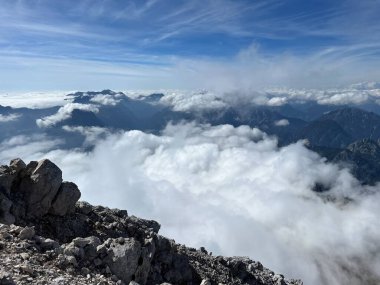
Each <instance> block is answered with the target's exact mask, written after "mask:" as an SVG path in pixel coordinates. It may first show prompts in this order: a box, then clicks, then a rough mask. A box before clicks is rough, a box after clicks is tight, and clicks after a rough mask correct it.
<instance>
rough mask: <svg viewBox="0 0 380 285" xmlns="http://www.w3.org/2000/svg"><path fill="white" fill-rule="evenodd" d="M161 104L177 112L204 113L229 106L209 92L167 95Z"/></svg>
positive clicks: (172, 93)
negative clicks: (171, 107) (204, 111)
mask: <svg viewBox="0 0 380 285" xmlns="http://www.w3.org/2000/svg"><path fill="white" fill-rule="evenodd" d="M160 102H161V103H164V104H168V105H171V106H173V109H174V110H175V111H203V110H207V109H220V108H223V107H225V106H227V104H226V102H223V101H222V100H221V99H220V97H219V96H218V95H217V94H216V93H213V92H209V91H201V92H184V91H183V92H171V93H168V94H165V96H164V97H162V98H161V99H160Z"/></svg>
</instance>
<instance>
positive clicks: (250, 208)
mask: <svg viewBox="0 0 380 285" xmlns="http://www.w3.org/2000/svg"><path fill="white" fill-rule="evenodd" d="M67 128H68V127H67ZM70 131H79V132H82V133H83V134H88V136H89V140H90V141H91V142H92V143H94V144H95V147H94V149H93V150H91V151H86V152H85V151H83V150H80V149H76V150H63V149H60V143H61V142H60V141H59V140H50V139H49V138H48V137H43V136H42V137H41V136H38V137H25V136H18V137H14V138H10V139H8V140H5V141H3V142H2V143H1V145H0V160H1V162H3V163H6V162H7V161H8V160H9V159H11V158H14V157H22V158H23V159H24V160H25V161H29V160H38V159H41V158H45V157H47V158H50V159H51V160H52V161H54V162H55V163H56V164H57V165H58V166H59V167H61V168H62V170H63V175H64V179H65V180H69V181H74V182H75V183H77V184H78V186H79V188H80V190H81V192H82V199H83V200H86V201H89V202H91V203H93V204H102V205H106V206H109V207H118V208H122V209H127V210H128V211H129V213H130V214H133V215H136V216H140V217H144V218H149V219H154V220H157V221H159V222H160V223H161V224H162V228H161V234H163V235H165V236H168V237H171V238H174V239H175V240H176V241H177V242H180V243H184V244H186V245H188V246H193V247H200V246H205V247H206V248H207V249H208V250H210V251H212V252H213V253H214V254H221V255H230V256H231V255H243V256H249V257H251V258H252V259H254V260H259V261H261V262H262V263H263V264H264V265H265V266H267V267H269V268H271V269H272V270H274V271H276V272H279V273H283V274H285V275H286V277H287V278H301V279H302V280H303V281H304V283H305V284H311V285H319V284H331V285H335V284H370V283H369V282H370V281H371V280H373V278H377V280H380V270H379V268H380V245H379V242H378V241H379V240H380V220H379V216H380V208H379V206H378V205H379V201H380V191H379V189H378V188H379V187H378V186H374V187H363V186H361V185H360V184H359V183H358V181H357V180H356V179H355V178H354V177H353V176H352V175H351V174H350V173H349V171H348V170H347V169H341V168H339V167H338V166H337V165H334V164H330V163H327V162H326V161H325V160H324V159H323V158H321V157H320V156H318V155H317V154H316V153H314V152H311V151H309V150H308V149H307V148H306V147H305V146H304V144H303V142H301V141H300V142H298V143H295V144H291V145H289V146H286V147H281V148H280V147H278V146H277V140H276V138H274V137H270V136H267V135H266V134H265V133H263V132H261V131H260V130H258V129H254V128H253V129H252V128H250V127H248V126H240V127H237V128H234V127H232V126H229V125H221V126H209V125H196V124H194V123H188V124H181V125H168V126H167V127H166V129H165V130H164V131H163V132H162V133H161V134H160V135H153V134H147V133H144V132H141V131H126V132H118V133H113V134H111V133H108V134H107V135H106V136H105V137H103V138H102V139H96V134H97V133H103V134H104V132H103V130H99V129H91V128H84V129H70ZM317 183H318V184H321V185H324V186H325V187H328V188H330V191H328V192H325V193H316V192H314V191H312V189H313V187H314V186H315V185H316V184H317Z"/></svg>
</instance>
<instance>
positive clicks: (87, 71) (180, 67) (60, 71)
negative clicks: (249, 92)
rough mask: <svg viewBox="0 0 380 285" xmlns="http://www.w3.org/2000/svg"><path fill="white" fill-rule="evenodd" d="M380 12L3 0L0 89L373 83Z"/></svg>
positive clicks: (348, 0) (226, 3)
mask: <svg viewBox="0 0 380 285" xmlns="http://www.w3.org/2000/svg"><path fill="white" fill-rule="evenodd" d="M378 15H380V1H379V0H360V1H353V0H289V1H279V0H268V1H253V0H252V1H249V0H236V1H230V0H203V1H201V0H193V1H183V0H176V1H169V0H147V1H143V0H135V1H128V0H125V1H121V0H120V1H111V0H76V1H71V0H65V1H59V0H3V1H2V3H1V7H0V64H1V66H2V68H1V71H0V78H2V79H1V81H2V82H1V83H2V84H1V86H0V90H3V91H14V90H57V89H66V90H71V89H99V88H114V89H129V88H132V89H151V88H155V89H157V88H221V89H225V88H235V89H236V88H253V89H255V88H258V89H259V88H264V87H272V86H288V87H313V88H317V87H321V88H322V87H325V86H334V85H336V86H338V85H342V84H348V83H353V82H357V81H363V80H377V78H379V76H380V71H379V68H378V66H379V63H380V60H379V59H380V20H379V19H378Z"/></svg>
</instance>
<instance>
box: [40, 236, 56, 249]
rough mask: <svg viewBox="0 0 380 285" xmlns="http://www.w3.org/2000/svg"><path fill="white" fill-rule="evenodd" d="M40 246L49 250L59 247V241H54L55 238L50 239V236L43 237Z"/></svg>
mask: <svg viewBox="0 0 380 285" xmlns="http://www.w3.org/2000/svg"><path fill="white" fill-rule="evenodd" d="M40 246H41V248H42V249H44V250H51V249H56V248H58V247H59V243H58V242H56V241H55V240H52V239H50V238H47V239H45V240H44V239H43V240H42V241H41V244H40Z"/></svg>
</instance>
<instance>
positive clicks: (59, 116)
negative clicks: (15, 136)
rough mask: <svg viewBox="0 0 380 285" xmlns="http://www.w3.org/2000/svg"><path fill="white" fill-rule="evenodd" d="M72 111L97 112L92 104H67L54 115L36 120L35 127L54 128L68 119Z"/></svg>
mask: <svg viewBox="0 0 380 285" xmlns="http://www.w3.org/2000/svg"><path fill="white" fill-rule="evenodd" d="M74 110H82V111H88V112H94V113H97V112H98V111H99V108H98V107H97V106H96V105H92V104H80V103H67V104H66V105H64V106H62V107H61V108H59V110H58V112H57V113H56V114H54V115H51V116H47V117H44V118H41V119H38V120H37V121H36V123H37V126H39V127H40V128H44V127H51V126H54V125H56V124H58V123H59V122H62V121H64V120H66V119H68V118H70V117H71V114H72V112H73V111H74Z"/></svg>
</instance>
